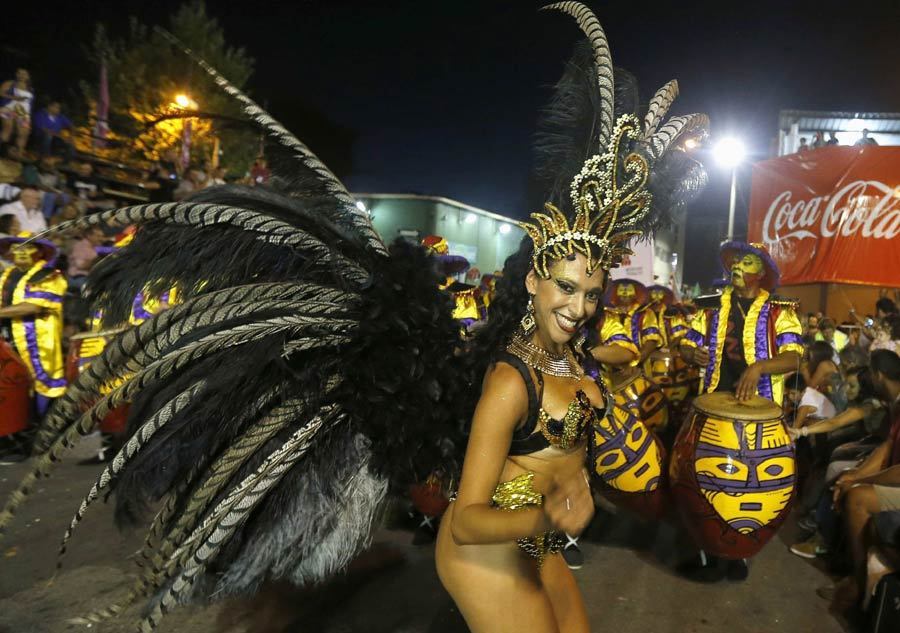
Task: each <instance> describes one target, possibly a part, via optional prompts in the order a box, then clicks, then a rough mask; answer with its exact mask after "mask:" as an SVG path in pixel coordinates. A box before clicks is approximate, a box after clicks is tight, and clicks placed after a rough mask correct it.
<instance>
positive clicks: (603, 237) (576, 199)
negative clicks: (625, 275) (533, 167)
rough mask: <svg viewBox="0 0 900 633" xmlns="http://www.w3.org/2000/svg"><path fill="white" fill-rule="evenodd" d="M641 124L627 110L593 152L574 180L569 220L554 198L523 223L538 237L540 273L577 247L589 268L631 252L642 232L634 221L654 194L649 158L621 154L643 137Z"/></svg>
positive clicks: (606, 265) (603, 265)
mask: <svg viewBox="0 0 900 633" xmlns="http://www.w3.org/2000/svg"><path fill="white" fill-rule="evenodd" d="M639 129H640V126H639V123H638V120H637V118H636V117H635V116H633V115H630V114H626V115H623V116H621V117H619V119H618V120H617V121H616V124H615V126H614V127H613V130H612V142H611V143H610V144H609V146H608V149H607V151H606V152H605V153H603V154H598V155H595V156H591V157H590V158H589V159H588V160H587V161H585V163H584V166H583V167H582V168H581V171H580V172H579V173H578V175H577V176H575V178H574V179H573V180H572V185H571V189H570V192H569V195H570V197H571V199H572V206H573V208H574V209H575V220H574V222H572V224H571V225H570V224H569V222H568V219H567V218H566V216H565V214H563V213H562V211H560V210H559V209H557V208H556V207H555V206H553V205H552V204H550V203H547V204H546V205H544V210H545V211H546V212H547V213H532V214H531V217H532V218H534V220H535V223H529V222H522V223H520V224H519V226H521V227H522V228H523V229H524V230H525V231H526V232H527V233H528V235H529V236H530V237H531V240H532V241H533V242H534V255H533V260H532V261H533V263H534V269H535V271H537V273H538V274H539V275H540V276H541V277H543V278H545V279H546V278H547V277H549V276H550V273H549V272H548V271H547V258H548V257H549V258H550V259H551V260H554V259H560V258H562V257H565V256H567V255H571V254H573V253H576V252H577V253H581V254H582V255H584V256H585V257H586V258H587V262H588V263H587V271H588V273H592V272H593V271H594V270H595V269H597V268H603V269H606V270H608V269H610V268H613V267H615V266H618V265H619V263H620V262H621V261H622V258H623V257H624V256H625V255H627V254H629V253H631V249H629V248H628V246H627V243H628V240H630V239H631V238H632V237H634V236H636V235H640V233H641V232H640V231H639V230H635V229H633V228H631V227H635V226H636V225H637V224H638V223H639V222H640V221H641V220H643V219H644V217H645V216H646V215H647V213H649V211H650V203H651V201H652V199H653V196H652V195H651V194H650V192H649V191H647V189H646V185H647V177H648V175H649V169H650V167H649V164H648V163H647V159H646V158H644V157H643V156H641V155H639V154H637V153H634V152H632V153H630V154H627V155H626V156H625V157H624V158H623V159H621V167H622V169H621V175H620V169H619V167H620V158H619V155H620V153H619V151H620V146H621V145H622V144H623V142H627V140H635V139H637V138H638V132H639Z"/></svg>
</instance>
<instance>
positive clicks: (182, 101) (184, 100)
mask: <svg viewBox="0 0 900 633" xmlns="http://www.w3.org/2000/svg"><path fill="white" fill-rule="evenodd" d="M175 104H176V105H177V106H178V107H179V108H187V107H190V105H191V98H190V97H189V96H187V95H175Z"/></svg>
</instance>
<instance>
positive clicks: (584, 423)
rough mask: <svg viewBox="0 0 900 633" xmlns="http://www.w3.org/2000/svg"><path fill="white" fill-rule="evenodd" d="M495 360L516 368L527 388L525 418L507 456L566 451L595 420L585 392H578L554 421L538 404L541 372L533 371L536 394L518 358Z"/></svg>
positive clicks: (541, 385) (541, 388)
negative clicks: (555, 449) (526, 415)
mask: <svg viewBox="0 0 900 633" xmlns="http://www.w3.org/2000/svg"><path fill="white" fill-rule="evenodd" d="M497 360H499V361H502V362H505V363H508V364H509V365H511V366H512V367H515V368H516V369H517V370H518V371H519V373H520V374H521V375H522V378H523V379H524V380H525V386H526V387H527V388H528V419H526V420H525V424H523V425H522V426H521V427H520V428H518V429H516V430H515V432H514V433H513V437H512V444H511V445H510V447H509V454H510V455H527V454H529V453H536V452H538V451H540V450H543V449H545V448H547V447H548V446H556V447H558V448H561V449H563V450H569V449H571V448H573V447H575V446H576V445H577V444H578V443H579V442H580V441H581V440H582V439H583V438H584V437H585V435H586V434H587V431H588V429H590V427H591V424H592V423H593V422H594V421H595V420H596V419H597V412H596V410H595V409H594V407H593V405H592V404H591V401H590V399H589V398H588V397H587V394H585V393H584V391H582V390H581V389H579V390H578V391H577V392H576V393H575V398H574V399H573V400H572V402H570V403H569V406H568V408H567V409H566V414H565V415H564V416H563V418H562V419H561V420H557V419H556V418H554V417H552V416H551V415H550V414H549V413H547V412H546V411H544V409H543V407H541V405H540V403H541V397H542V396H543V392H544V379H543V376H542V375H541V373H540V372H538V371H536V372H535V376H536V377H537V381H538V385H539V387H540V393H539V392H538V390H537V389H536V388H535V384H534V380H533V379H532V377H531V372H530V371H529V369H528V367H527V366H526V365H525V363H523V362H522V360H521V359H519V358H518V357H517V356H515V355H513V354H509V353H503V354H501V355H500V356H499V357H498V359H497Z"/></svg>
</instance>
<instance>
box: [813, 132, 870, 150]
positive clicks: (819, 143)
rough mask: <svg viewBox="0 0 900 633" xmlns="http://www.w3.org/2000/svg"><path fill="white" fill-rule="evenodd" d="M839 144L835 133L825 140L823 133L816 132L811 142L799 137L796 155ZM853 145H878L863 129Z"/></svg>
mask: <svg viewBox="0 0 900 633" xmlns="http://www.w3.org/2000/svg"><path fill="white" fill-rule="evenodd" d="M840 144H841V142H840V141H839V140H838V137H837V132H829V133H828V138H827V139H826V138H825V132H816V133H815V134H814V135H813V139H812V142H811V143H810V142H809V139H807V138H806V137H805V136H801V137H800V146H799V147H798V148H797V153H798V154H800V153H803V152H809V151H811V150H814V149H819V148H821V147H832V146H835V145H840ZM853 145H855V146H857V147H860V146H864V145H878V141H876V140H875V139H874V138H872V137H871V136H869V130H867V129H864V130H863V131H862V132H861V133H860V137H859V138H858V139H857V140H856V142H855V143H853Z"/></svg>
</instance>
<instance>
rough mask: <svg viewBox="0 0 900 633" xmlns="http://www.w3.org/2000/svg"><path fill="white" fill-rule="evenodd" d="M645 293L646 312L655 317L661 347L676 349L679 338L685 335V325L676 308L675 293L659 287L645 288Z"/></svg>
mask: <svg viewBox="0 0 900 633" xmlns="http://www.w3.org/2000/svg"><path fill="white" fill-rule="evenodd" d="M647 293H648V294H649V296H650V303H649V304H648V305H647V310H648V311H650V312H652V313H653V316H654V317H656V323H657V327H658V329H659V339H660V345H661V347H663V348H667V349H670V350H674V349H678V345H679V343H680V342H681V338H682V337H683V336H684V335H685V334H687V325H686V324H685V320H684V317H683V316H682V314H681V310H679V309H678V307H677V306H676V302H675V293H674V292H672V290H671V288H666V287H665V286H660V285H653V286H647Z"/></svg>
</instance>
